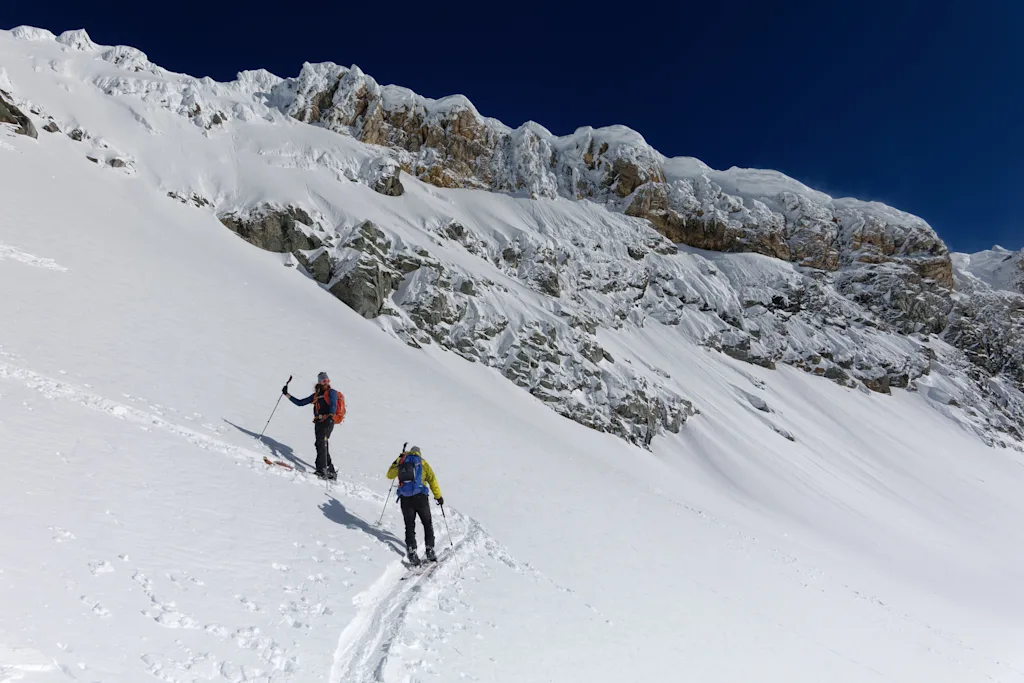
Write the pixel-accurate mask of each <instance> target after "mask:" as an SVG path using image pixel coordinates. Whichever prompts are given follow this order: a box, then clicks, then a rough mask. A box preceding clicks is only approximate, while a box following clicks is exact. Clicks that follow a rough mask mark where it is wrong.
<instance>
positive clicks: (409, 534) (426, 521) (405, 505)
mask: <svg viewBox="0 0 1024 683" xmlns="http://www.w3.org/2000/svg"><path fill="white" fill-rule="evenodd" d="M400 500H401V501H402V518H403V519H405V547H406V548H407V549H409V550H410V551H412V550H416V515H419V517H420V522H422V523H423V541H424V543H425V544H426V546H427V547H428V548H433V547H434V522H432V521H431V519H430V498H429V497H428V496H427V494H426V493H417V494H416V495H415V496H401V497H400Z"/></svg>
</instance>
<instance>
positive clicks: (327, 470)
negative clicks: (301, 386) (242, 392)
mask: <svg viewBox="0 0 1024 683" xmlns="http://www.w3.org/2000/svg"><path fill="white" fill-rule="evenodd" d="M316 380H317V381H316V386H315V387H313V395H312V396H307V397H306V398H295V397H294V396H292V395H291V394H289V393H288V385H287V384H285V385H284V387H283V388H282V389H281V393H282V394H284V395H285V396H287V397H288V400H289V401H291V402H292V403H294V404H295V405H297V406H308V405H309V404H310V403H312V404H313V432H314V434H315V436H316V476H317V477H319V478H321V479H332V480H333V479H337V477H338V474H337V472H336V471H335V469H334V463H332V462H331V452H330V450H329V449H328V443H327V440H328V439H330V438H331V432H332V431H334V425H336V424H341V421H342V420H344V419H345V397H344V396H343V395H342V393H341V392H340V391H337V390H336V389H332V388H331V379H330V378H329V377H328V376H327V373H326V372H321V373H320V374H319V375H317V378H316Z"/></svg>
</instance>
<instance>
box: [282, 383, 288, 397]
mask: <svg viewBox="0 0 1024 683" xmlns="http://www.w3.org/2000/svg"><path fill="white" fill-rule="evenodd" d="M281 393H282V394H284V395H285V396H287V395H288V385H287V384H285V385H284V386H283V387H281Z"/></svg>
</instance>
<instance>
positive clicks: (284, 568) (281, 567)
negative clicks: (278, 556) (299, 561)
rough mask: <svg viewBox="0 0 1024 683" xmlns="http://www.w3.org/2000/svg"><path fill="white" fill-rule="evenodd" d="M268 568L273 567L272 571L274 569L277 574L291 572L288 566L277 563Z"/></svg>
mask: <svg viewBox="0 0 1024 683" xmlns="http://www.w3.org/2000/svg"><path fill="white" fill-rule="evenodd" d="M270 566H271V567H273V568H274V569H276V570H277V571H279V572H287V571H291V567H289V566H288V565H286V564H279V563H277V562H274V563H273V564H272V565H270Z"/></svg>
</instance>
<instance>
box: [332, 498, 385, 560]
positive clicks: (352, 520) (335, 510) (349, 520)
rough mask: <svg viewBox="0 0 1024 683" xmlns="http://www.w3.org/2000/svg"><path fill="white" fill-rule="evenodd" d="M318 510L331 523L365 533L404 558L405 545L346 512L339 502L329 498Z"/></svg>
mask: <svg viewBox="0 0 1024 683" xmlns="http://www.w3.org/2000/svg"><path fill="white" fill-rule="evenodd" d="M320 510H321V512H323V513H324V517H326V518H327V519H329V520H331V521H332V522H337V523H338V524H341V525H343V526H347V527H348V528H349V529H355V530H356V531H362V532H363V533H367V534H369V535H370V536H373V537H374V538H376V539H377V540H378V541H380V542H381V543H383V544H384V545H386V546H388V547H389V548H391V549H392V550H393V551H395V552H396V553H398V554H399V555H402V556H403V557H404V556H405V544H404V543H403V542H402V541H400V540H399V539H398V538H397V537H396V536H395V535H394V534H392V533H391V532H389V531H385V530H384V529H380V528H378V527H375V526H373V525H372V524H367V523H366V521H365V520H363V519H361V518H359V517H357V516H355V515H353V514H352V513H351V512H349V511H348V510H346V509H345V506H344V505H342V504H341V501H339V500H338V499H337V498H331V499H330V500H328V501H327V502H325V503H323V504H321V505H320Z"/></svg>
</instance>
